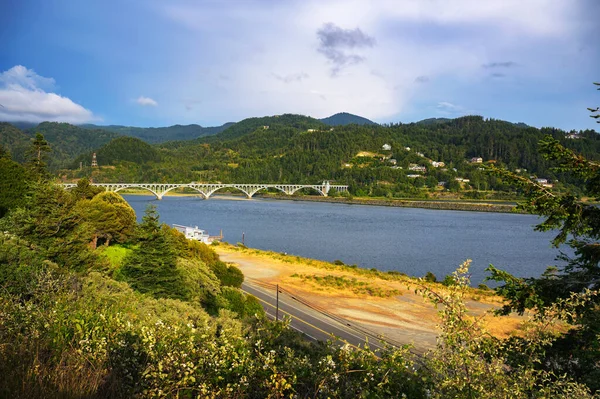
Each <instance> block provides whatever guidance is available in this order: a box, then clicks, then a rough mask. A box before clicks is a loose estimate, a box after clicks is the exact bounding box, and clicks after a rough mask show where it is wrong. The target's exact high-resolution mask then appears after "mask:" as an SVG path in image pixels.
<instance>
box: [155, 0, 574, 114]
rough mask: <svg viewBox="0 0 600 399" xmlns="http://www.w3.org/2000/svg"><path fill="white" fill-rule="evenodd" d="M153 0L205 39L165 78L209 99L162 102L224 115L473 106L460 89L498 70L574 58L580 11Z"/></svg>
mask: <svg viewBox="0 0 600 399" xmlns="http://www.w3.org/2000/svg"><path fill="white" fill-rule="evenodd" d="M155 4H159V5H157V7H158V8H159V10H158V13H159V15H161V16H163V17H164V18H166V19H167V20H168V21H169V23H171V24H172V25H173V26H172V28H173V29H172V32H177V33H174V34H176V35H177V36H176V38H177V40H178V43H179V44H180V45H181V46H182V47H183V48H196V47H199V48H202V51H198V52H188V51H186V52H185V54H184V55H182V59H178V57H173V58H172V63H173V64H172V68H174V69H176V70H177V71H178V73H177V74H172V75H170V76H168V77H166V78H163V79H161V81H160V82H159V83H158V85H162V87H158V88H157V89H158V90H162V91H163V92H165V93H170V92H173V93H176V95H177V96H178V97H176V96H175V94H173V98H170V99H169V100H170V101H169V104H175V103H176V102H177V101H180V98H183V97H186V96H189V97H192V96H198V97H199V98H200V99H201V100H203V106H202V107H198V108H197V109H196V108H194V110H193V111H194V112H187V114H186V113H185V112H184V111H185V110H183V109H182V107H181V106H179V107H178V108H176V107H175V106H171V105H165V106H164V108H165V112H166V113H171V114H172V115H173V118H174V119H178V118H182V119H186V118H187V120H188V121H198V120H201V121H202V120H212V121H215V120H216V121H221V122H222V121H226V120H227V121H228V120H239V119H241V118H244V117H249V116H258V115H273V114H280V113H283V112H293V113H301V114H305V115H311V116H314V117H325V116H329V115H331V114H333V113H336V112H340V111H347V112H352V113H357V114H359V115H362V116H365V117H367V118H370V119H373V120H378V121H391V120H399V119H402V115H403V113H407V112H408V113H410V112H411V109H410V108H411V104H419V106H420V107H421V108H423V107H429V109H431V110H432V111H434V112H440V113H443V112H445V113H464V112H471V109H472V108H473V107H475V106H477V107H479V105H478V103H477V102H478V100H477V99H476V98H475V97H474V98H473V99H472V101H470V100H465V99H464V98H457V96H455V95H453V94H452V93H455V92H462V91H461V88H462V87H466V86H469V85H470V86H473V87H481V85H483V84H485V83H486V79H488V78H489V76H488V75H489V74H490V73H492V72H494V73H496V76H498V74H499V73H505V74H519V75H520V76H523V77H526V78H531V79H537V80H538V81H539V82H552V80H553V79H552V78H553V76H554V75H553V74H554V72H552V71H556V70H559V68H558V66H557V65H555V64H556V63H558V62H559V61H558V60H565V59H570V58H569V57H567V55H568V54H569V51H570V50H569V49H570V48H572V47H573V43H574V42H575V41H576V40H575V38H576V37H577V35H578V33H579V31H578V29H579V25H578V24H577V15H578V14H577V13H579V12H581V10H580V9H581V7H580V6H574V5H573V3H572V2H570V1H566V0H564V1H558V0H557V1H552V2H548V1H547V0H530V1H526V2H523V1H522V0H497V1H493V0H490V1H481V0H456V1H452V2H448V1H445V0H427V1H423V0H377V1H370V2H365V1H363V0H330V1H327V2H324V1H322V0H303V1H297V2H275V3H273V2H268V6H267V5H265V3H262V2H260V1H242V2H236V7H230V6H229V5H226V4H225V3H219V2H216V3H211V5H210V6H206V3H201V4H199V3H198V4H197V3H195V2H188V1H172V2H168V3H155ZM327 23H331V25H324V24H327ZM324 26H325V27H326V28H327V29H325V28H324ZM332 34H335V35H332ZM332 37H333V38H335V39H336V40H332V39H331V38H332ZM342 39H343V40H342ZM359 44H360V45H359ZM332 49H333V50H335V51H333V50H332ZM557 54H560V55H561V56H557ZM324 55H325V56H324ZM183 58H184V59H183ZM208 60H210V61H208ZM339 65H341V67H338V69H336V70H335V72H336V73H335V74H334V75H335V76H333V77H332V66H333V67H336V66H339ZM349 65H351V67H344V66H349ZM483 65H486V66H488V67H489V68H482V66H483ZM512 66H519V67H518V68H511V67H512ZM495 69H498V71H496V70H495ZM562 70H564V68H563V69H562ZM375 71H376V73H375ZM220 75H226V76H228V79H227V80H223V79H220V78H219V76H220ZM424 82H430V83H429V84H427V85H423V83H424ZM449 98H450V99H453V101H455V102H457V103H460V104H464V105H463V106H456V107H459V108H454V109H452V108H451V107H449V106H448V105H449V104H450V103H447V104H444V101H443V100H445V99H449ZM166 101H167V100H165V103H166ZM438 103H439V104H442V105H441V106H439V107H438ZM450 105H454V104H450ZM161 108H163V107H161ZM188 110H189V109H188Z"/></svg>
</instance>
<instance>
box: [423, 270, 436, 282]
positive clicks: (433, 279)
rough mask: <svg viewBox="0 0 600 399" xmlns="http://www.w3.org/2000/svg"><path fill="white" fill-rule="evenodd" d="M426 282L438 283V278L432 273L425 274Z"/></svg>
mask: <svg viewBox="0 0 600 399" xmlns="http://www.w3.org/2000/svg"><path fill="white" fill-rule="evenodd" d="M423 279H424V280H425V281H429V282H430V283H435V282H436V281H437V277H436V276H435V274H433V273H432V272H427V273H425V277H423Z"/></svg>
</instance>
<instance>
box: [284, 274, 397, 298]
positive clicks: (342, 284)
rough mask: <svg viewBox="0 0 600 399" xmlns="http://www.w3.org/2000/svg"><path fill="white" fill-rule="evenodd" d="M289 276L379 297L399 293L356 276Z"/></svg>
mask: <svg viewBox="0 0 600 399" xmlns="http://www.w3.org/2000/svg"><path fill="white" fill-rule="evenodd" d="M290 277H297V278H300V279H302V281H303V282H305V281H310V282H313V283H315V284H317V285H320V286H323V287H333V288H338V289H344V290H347V289H349V290H350V291H352V292H353V293H355V294H358V295H369V296H377V297H380V298H389V297H391V296H396V295H401V294H402V293H401V292H400V291H399V290H394V289H386V288H381V287H375V286H373V285H371V284H369V283H366V282H364V281H359V280H357V279H356V278H354V277H352V278H347V277H344V276H332V275H330V274H328V275H326V276H317V275H314V274H313V275H308V274H296V273H294V274H292V275H291V276H290Z"/></svg>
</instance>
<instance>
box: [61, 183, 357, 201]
mask: <svg viewBox="0 0 600 399" xmlns="http://www.w3.org/2000/svg"><path fill="white" fill-rule="evenodd" d="M91 185H92V186H97V187H104V188H106V190H107V191H113V192H117V191H120V190H124V189H128V188H141V189H144V190H147V191H150V192H151V193H152V194H154V195H155V196H156V198H157V199H159V200H160V199H162V197H163V196H164V195H165V194H167V193H168V192H169V191H171V190H174V189H177V188H191V189H193V190H196V191H197V192H199V193H200V194H201V195H202V197H203V198H205V199H208V198H210V196H211V195H213V194H214V193H215V192H216V191H218V190H221V189H223V188H234V189H237V190H240V191H242V192H243V193H244V194H246V196H247V197H248V198H252V197H253V196H254V194H256V193H257V192H258V191H260V190H263V189H268V188H274V189H277V190H279V191H281V192H283V193H285V194H287V195H292V194H294V193H295V192H296V191H298V190H301V189H303V188H311V189H313V190H316V191H317V192H319V194H320V195H322V196H324V197H326V196H327V194H328V193H329V191H330V190H336V191H338V192H347V191H348V186H346V185H340V184H330V183H329V182H323V184H272V183H266V184H262V183H91ZM75 186H76V184H74V183H64V184H63V187H65V189H69V188H73V187H75Z"/></svg>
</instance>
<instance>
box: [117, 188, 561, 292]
mask: <svg viewBox="0 0 600 399" xmlns="http://www.w3.org/2000/svg"><path fill="white" fill-rule="evenodd" d="M124 198H125V199H126V200H127V201H128V202H129V203H130V204H131V206H132V207H133V209H135V211H136V213H137V216H138V219H139V220H141V217H142V216H143V214H144V210H145V208H146V206H147V205H148V204H151V203H152V204H155V205H156V206H157V208H158V212H159V213H160V217H161V221H162V222H164V223H167V224H169V225H172V224H174V223H175V224H183V225H187V226H196V225H197V226H198V227H199V228H201V229H203V230H207V231H208V233H209V234H211V235H218V234H219V231H220V230H221V229H222V230H223V235H224V241H227V242H230V243H233V244H235V243H237V242H241V241H242V233H244V243H245V245H246V246H248V247H253V248H259V249H265V250H271V251H277V252H287V253H288V254H294V255H299V256H303V257H308V258H314V259H322V260H326V261H333V260H336V259H339V260H342V261H343V262H344V263H346V264H356V265H358V266H359V267H363V268H377V269H380V270H397V271H399V272H403V273H406V274H408V275H410V276H423V275H424V274H425V273H426V272H428V271H431V272H432V273H434V274H435V275H436V276H437V277H438V279H443V277H444V276H445V275H447V274H449V273H451V272H452V271H453V270H454V269H456V267H457V266H458V265H459V264H460V263H461V262H462V261H464V260H465V259H472V260H473V263H472V266H471V272H472V283H473V284H475V285H476V284H478V283H480V282H482V281H483V279H484V277H485V276H486V272H485V271H484V269H485V268H486V267H487V266H488V265H489V264H493V265H494V266H496V267H498V268H501V269H504V270H506V271H508V272H510V273H512V274H514V275H516V276H520V277H537V276H539V275H540V274H541V273H543V271H544V270H545V269H546V267H547V266H549V265H554V264H556V261H555V260H554V259H555V257H556V256H557V255H558V253H559V252H558V250H557V249H554V248H552V247H551V245H550V240H551V239H552V237H553V236H554V234H553V233H551V232H544V233H542V232H536V231H533V226H535V224H537V223H538V222H539V221H540V219H538V217H537V216H533V215H520V214H506V213H490V212H465V211H445V210H428V209H417V208H395V207H380V206H368V205H348V204H331V203H321V202H307V201H280V200H270V199H251V200H245V199H243V200H242V199H232V198H218V197H214V198H211V199H209V200H202V199H199V198H196V197H175V196H173V197H169V196H167V197H164V198H163V200H162V201H157V200H155V198H154V197H150V196H140V195H124ZM291 267H293V266H291Z"/></svg>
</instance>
